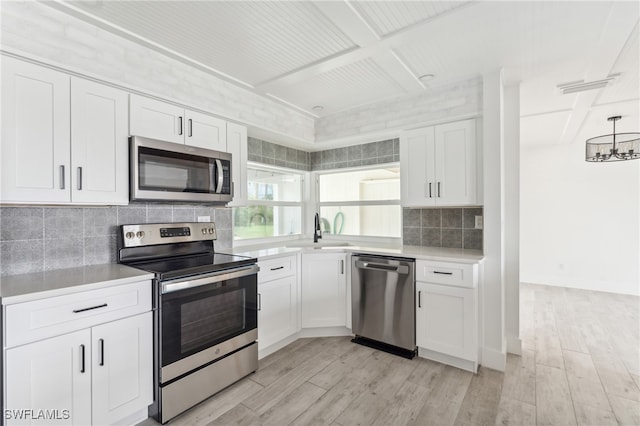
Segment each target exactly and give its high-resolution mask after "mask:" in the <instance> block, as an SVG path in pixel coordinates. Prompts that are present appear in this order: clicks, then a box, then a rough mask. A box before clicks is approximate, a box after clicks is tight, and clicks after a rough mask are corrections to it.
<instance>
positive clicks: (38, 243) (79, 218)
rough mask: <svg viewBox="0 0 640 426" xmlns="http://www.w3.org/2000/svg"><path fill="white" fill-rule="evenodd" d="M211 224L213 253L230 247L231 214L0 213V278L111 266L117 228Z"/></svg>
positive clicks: (131, 210) (135, 207)
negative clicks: (208, 220) (214, 231)
mask: <svg viewBox="0 0 640 426" xmlns="http://www.w3.org/2000/svg"><path fill="white" fill-rule="evenodd" d="M198 216H209V217H210V218H211V220H212V221H214V222H215V223H216V229H217V231H218V232H217V233H218V240H217V241H216V242H215V248H216V250H220V251H223V250H224V249H225V248H230V247H232V246H233V231H232V215H231V209H227V208H214V207H208V206H192V205H171V204H131V205H129V206H117V207H115V206H108V207H49V206H46V207H1V208H0V275H14V274H22V273H29V272H40V271H43V270H51V269H58V268H70V267H74V266H83V265H95V264H101V263H110V262H115V261H116V250H117V246H118V243H117V235H118V225H124V224H128V223H161V222H195V221H196V220H197V217H198Z"/></svg>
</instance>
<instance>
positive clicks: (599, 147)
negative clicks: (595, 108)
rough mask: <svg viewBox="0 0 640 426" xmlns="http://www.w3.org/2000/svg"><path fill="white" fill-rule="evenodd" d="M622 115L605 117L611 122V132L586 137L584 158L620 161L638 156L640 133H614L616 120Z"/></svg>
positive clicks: (598, 160)
mask: <svg viewBox="0 0 640 426" xmlns="http://www.w3.org/2000/svg"><path fill="white" fill-rule="evenodd" d="M621 118H622V116H620V115H616V116H614V117H609V118H607V120H608V121H612V122H613V134H611V135H603V136H596V137H595V138H591V139H587V151H586V154H585V159H586V160H587V161H592V162H602V161H622V160H632V159H636V158H640V133H638V132H633V133H616V121H618V120H620V119H621Z"/></svg>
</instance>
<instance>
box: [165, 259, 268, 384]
mask: <svg viewBox="0 0 640 426" xmlns="http://www.w3.org/2000/svg"><path fill="white" fill-rule="evenodd" d="M258 270H259V268H258V266H257V265H252V266H248V267H242V268H237V269H230V270H226V271H222V272H220V273H216V274H214V275H212V276H207V277H205V278H198V277H197V276H196V277H191V278H190V279H187V280H185V279H182V280H171V281H164V282H161V283H160V284H161V295H160V304H161V307H160V325H159V329H160V348H159V350H160V362H161V367H162V368H161V378H160V381H161V382H162V383H166V382H167V381H168V380H172V379H173V378H176V377H178V376H181V375H183V374H186V373H188V372H190V371H191V370H193V369H195V368H198V367H200V366H202V365H206V364H207V363H209V362H211V361H214V360H216V359H218V358H221V357H223V356H225V355H227V354H229V353H231V352H234V351H235V350H238V349H240V348H242V347H244V346H246V345H248V344H251V343H252V342H254V341H255V340H256V339H257V336H258V332H257V327H258V309H257V295H258V279H257V277H258V274H257V272H258Z"/></svg>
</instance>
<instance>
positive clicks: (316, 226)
mask: <svg viewBox="0 0 640 426" xmlns="http://www.w3.org/2000/svg"><path fill="white" fill-rule="evenodd" d="M320 238H322V231H320V215H319V214H318V213H316V217H315V223H314V225H313V242H314V243H317V242H318V240H319V239H320Z"/></svg>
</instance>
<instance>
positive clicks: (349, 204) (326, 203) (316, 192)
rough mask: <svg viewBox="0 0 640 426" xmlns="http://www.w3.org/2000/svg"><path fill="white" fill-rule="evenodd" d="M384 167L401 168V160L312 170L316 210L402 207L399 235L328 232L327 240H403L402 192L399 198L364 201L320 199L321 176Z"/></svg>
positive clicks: (398, 242)
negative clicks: (379, 235)
mask: <svg viewBox="0 0 640 426" xmlns="http://www.w3.org/2000/svg"><path fill="white" fill-rule="evenodd" d="M384 167H398V168H400V162H398V161H394V162H392V163H382V164H372V165H367V166H358V167H345V168H341V169H327V170H316V171H313V172H311V177H312V181H313V183H314V185H313V198H314V210H315V211H316V212H320V208H321V207H337V206H344V207H353V206H355V207H365V206H395V205H397V206H399V207H400V222H401V225H400V230H399V231H398V234H399V235H398V236H397V237H378V236H374V235H349V234H339V235H336V234H326V235H323V238H326V239H327V240H338V241H340V240H349V241H352V242H362V243H366V242H376V243H377V244H384V243H390V242H391V243H392V244H396V245H397V244H400V243H401V241H402V200H401V197H402V195H401V193H400V196H399V197H398V199H397V200H362V201H320V176H322V175H329V174H339V173H348V172H358V171H365V170H376V169H381V168H384ZM398 180H400V176H398Z"/></svg>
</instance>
